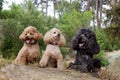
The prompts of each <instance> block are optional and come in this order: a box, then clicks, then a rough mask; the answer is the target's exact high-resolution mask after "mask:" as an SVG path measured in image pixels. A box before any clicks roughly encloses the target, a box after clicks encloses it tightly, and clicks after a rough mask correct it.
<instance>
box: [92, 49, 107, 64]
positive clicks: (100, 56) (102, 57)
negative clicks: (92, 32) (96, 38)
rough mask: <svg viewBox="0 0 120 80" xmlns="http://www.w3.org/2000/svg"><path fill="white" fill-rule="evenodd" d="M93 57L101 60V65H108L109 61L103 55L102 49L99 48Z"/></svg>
mask: <svg viewBox="0 0 120 80" xmlns="http://www.w3.org/2000/svg"><path fill="white" fill-rule="evenodd" d="M94 57H95V58H99V59H100V60H101V66H108V65H109V61H108V59H107V58H106V57H105V52H104V50H101V51H100V53H99V54H96V55H95V56H94Z"/></svg>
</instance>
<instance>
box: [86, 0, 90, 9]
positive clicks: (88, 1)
mask: <svg viewBox="0 0 120 80" xmlns="http://www.w3.org/2000/svg"><path fill="white" fill-rule="evenodd" d="M86 10H90V0H87V6H86Z"/></svg>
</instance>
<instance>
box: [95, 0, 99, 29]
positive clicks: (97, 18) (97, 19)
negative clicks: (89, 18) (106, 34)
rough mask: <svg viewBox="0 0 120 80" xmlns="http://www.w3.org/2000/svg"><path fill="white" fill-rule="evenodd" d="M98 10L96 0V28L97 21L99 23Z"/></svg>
mask: <svg viewBox="0 0 120 80" xmlns="http://www.w3.org/2000/svg"><path fill="white" fill-rule="evenodd" d="M98 11H99V10H98V0H96V22H97V28H98V23H99V17H98V15H99V14H98V13H99V12H98Z"/></svg>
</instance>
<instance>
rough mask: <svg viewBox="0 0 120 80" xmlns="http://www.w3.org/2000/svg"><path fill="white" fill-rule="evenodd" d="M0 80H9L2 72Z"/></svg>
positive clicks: (0, 72)
mask: <svg viewBox="0 0 120 80" xmlns="http://www.w3.org/2000/svg"><path fill="white" fill-rule="evenodd" d="M0 80H9V79H8V78H7V76H6V75H5V73H3V72H2V71H0Z"/></svg>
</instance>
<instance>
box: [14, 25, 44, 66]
mask: <svg viewBox="0 0 120 80" xmlns="http://www.w3.org/2000/svg"><path fill="white" fill-rule="evenodd" d="M42 37H43V36H42V34H41V33H39V32H38V31H37V29H36V28H35V27H32V26H28V27H27V28H25V29H24V31H23V32H22V34H21V35H20V36H19V38H20V39H21V40H22V41H24V45H23V47H22V48H21V50H20V51H19V53H18V55H17V57H16V59H15V61H14V63H15V64H24V65H25V64H28V62H34V61H35V60H36V59H38V58H40V49H39V44H38V40H39V39H41V38H42Z"/></svg>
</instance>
